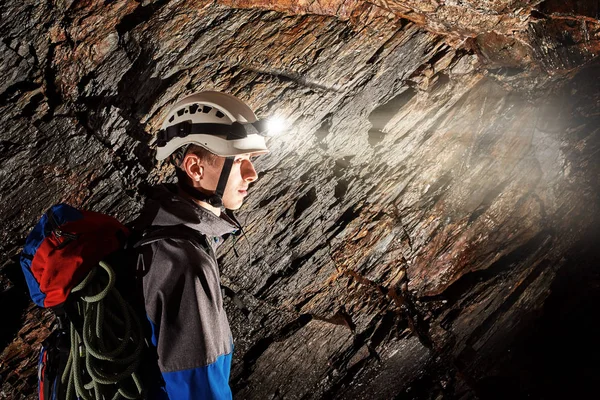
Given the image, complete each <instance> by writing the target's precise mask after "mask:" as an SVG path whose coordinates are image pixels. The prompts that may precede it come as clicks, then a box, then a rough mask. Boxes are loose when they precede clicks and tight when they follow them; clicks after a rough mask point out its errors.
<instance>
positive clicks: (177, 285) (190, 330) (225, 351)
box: [143, 239, 233, 400]
mask: <svg viewBox="0 0 600 400" xmlns="http://www.w3.org/2000/svg"><path fill="white" fill-rule="evenodd" d="M150 247H151V254H150V255H149V265H147V266H146V270H147V271H148V272H147V274H146V275H145V276H144V279H143V287H144V302H145V307H146V314H147V317H148V320H149V321H150V324H151V326H152V343H153V344H154V345H155V346H156V350H157V354H158V364H159V368H160V371H161V373H162V376H163V378H164V380H165V384H166V391H167V394H168V396H169V398H170V399H177V400H179V399H219V400H221V399H231V390H230V388H229V382H228V381H229V373H230V366H231V353H232V349H233V344H232V338H231V331H230V329H229V324H228V322H227V316H226V315H225V310H224V309H223V299H222V295H221V289H220V277H219V270H218V266H217V264H216V261H215V259H214V257H211V256H210V255H209V254H207V253H206V250H205V249H203V248H200V247H199V245H197V244H194V243H192V242H190V241H186V240H171V239H169V240H161V241H158V242H155V243H153V244H152V245H151V246H150ZM147 258H148V257H146V256H145V257H144V259H147ZM147 262H148V261H145V263H147Z"/></svg>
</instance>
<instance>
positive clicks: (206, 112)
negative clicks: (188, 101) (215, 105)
mask: <svg viewBox="0 0 600 400" xmlns="http://www.w3.org/2000/svg"><path fill="white" fill-rule="evenodd" d="M210 110H212V107H209V106H204V107H202V112H203V113H205V114H208V113H209V112H210Z"/></svg>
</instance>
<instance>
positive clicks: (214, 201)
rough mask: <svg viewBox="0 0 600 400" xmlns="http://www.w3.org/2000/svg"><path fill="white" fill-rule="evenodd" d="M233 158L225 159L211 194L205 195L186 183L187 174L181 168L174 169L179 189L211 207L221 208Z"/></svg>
mask: <svg viewBox="0 0 600 400" xmlns="http://www.w3.org/2000/svg"><path fill="white" fill-rule="evenodd" d="M234 160H235V157H226V158H225V163H224V164H223V169H221V175H220V176H219V183H217V188H216V190H215V192H214V193H213V194H206V193H203V192H201V191H200V190H198V189H196V188H195V187H193V186H192V185H190V184H188V182H187V174H186V173H185V171H183V170H182V169H181V168H175V174H176V175H177V179H178V181H179V186H180V187H181V189H182V190H183V191H184V192H186V193H187V194H188V195H190V196H191V197H192V198H194V199H196V200H199V201H205V202H207V203H208V204H210V205H211V206H213V207H223V194H224V193H225V186H226V185H227V181H228V180H229V174H230V173H231V167H232V166H233V161H234Z"/></svg>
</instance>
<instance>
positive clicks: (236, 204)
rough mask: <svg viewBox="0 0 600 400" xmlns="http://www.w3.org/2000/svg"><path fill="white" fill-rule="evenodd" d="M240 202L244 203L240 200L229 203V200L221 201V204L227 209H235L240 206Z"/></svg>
mask: <svg viewBox="0 0 600 400" xmlns="http://www.w3.org/2000/svg"><path fill="white" fill-rule="evenodd" d="M242 204H244V202H243V201H242V200H240V201H236V202H231V203H230V202H226V203H223V206H224V207H225V208H226V209H228V210H232V211H235V210H238V209H239V208H240V207H241V206H242Z"/></svg>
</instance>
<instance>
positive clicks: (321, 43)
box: [0, 0, 600, 399]
mask: <svg viewBox="0 0 600 400" xmlns="http://www.w3.org/2000/svg"><path fill="white" fill-rule="evenodd" d="M598 13H599V9H598V5H597V4H591V3H590V2H584V1H581V2H573V4H570V5H569V6H566V5H564V4H563V3H562V2H558V1H521V2H514V1H511V2H508V1H495V2H491V1H463V2H451V1H445V2H443V1H433V0H432V1H376V2H365V1H359V0H352V1H321V2H286V1H277V2H275V1H257V2H247V1H229V0H227V1H226V0H223V1H217V2H213V1H210V2H209V1H203V2H198V1H165V0H158V1H144V2H135V1H125V0H121V1H114V2H100V1H91V0H89V1H80V2H73V1H53V2H46V3H38V2H33V1H22V2H7V3H5V4H2V5H0V15H1V18H0V32H1V33H2V41H1V42H0V55H1V58H2V62H1V63H0V68H1V69H2V74H1V78H0V107H1V111H2V112H1V113H0V120H1V121H2V125H3V126H4V129H3V132H2V134H1V135H0V149H1V150H2V151H0V177H1V179H0V215H1V217H0V218H1V219H2V222H3V226H4V229H3V230H2V231H1V233H0V239H2V241H1V243H2V244H1V245H0V255H1V256H2V261H1V262H0V283H2V291H1V292H0V302H1V304H2V316H3V320H4V321H6V323H3V324H2V328H0V329H1V330H0V332H1V333H0V351H2V353H1V355H0V380H1V381H2V389H1V392H0V397H2V396H4V397H7V398H25V397H28V396H32V393H33V392H34V390H35V389H34V387H35V373H36V371H35V363H36V361H35V358H36V354H35V352H36V351H37V350H36V348H37V346H38V345H39V343H40V342H41V341H42V340H43V338H44V337H45V335H47V333H48V329H49V327H50V323H51V316H50V315H49V314H48V313H47V312H42V311H40V310H37V309H35V308H33V307H32V306H31V304H30V302H29V301H28V297H27V294H26V289H25V286H24V282H23V280H22V278H21V277H20V271H19V266H18V253H19V251H20V247H21V246H22V244H23V242H24V238H25V236H26V234H27V231H28V230H29V229H30V228H31V227H32V225H33V224H34V223H35V221H36V220H37V219H38V218H39V216H40V215H41V214H42V213H43V212H44V210H45V209H46V208H48V207H49V206H50V205H52V204H54V203H57V202H60V201H65V202H68V203H70V204H72V205H75V206H78V207H83V208H87V209H92V210H95V211H103V212H108V213H110V214H112V215H114V216H116V217H118V218H121V219H122V220H125V221H130V220H132V219H133V218H134V217H135V216H136V215H137V213H138V212H139V210H140V208H141V206H142V203H143V198H144V193H145V191H146V189H147V187H148V185H153V184H156V183H158V182H159V181H163V180H171V179H173V171H172V168H170V167H169V166H168V165H164V164H160V163H156V162H155V161H154V159H153V145H152V141H151V139H152V137H153V135H154V134H155V133H156V130H157V128H158V126H159V125H160V123H161V120H162V118H164V116H165V113H166V112H167V110H168V108H169V107H170V105H172V104H173V103H174V102H175V101H176V100H177V98H179V97H181V96H183V95H185V94H188V93H191V92H194V91H199V90H205V89H216V90H223V91H226V92H229V93H232V94H235V95H236V96H239V97H240V98H242V99H244V100H246V101H248V102H249V103H250V104H251V105H252V106H253V107H254V108H255V109H256V110H257V112H258V114H259V115H261V116H268V115H278V116H281V117H284V118H285V119H286V120H287V121H289V123H290V124H291V128H290V129H289V131H288V132H286V133H285V134H283V135H281V136H278V137H275V138H272V139H270V143H269V146H270V148H271V150H272V152H271V153H270V154H269V155H267V156H264V157H262V158H261V159H259V161H258V162H257V164H256V166H257V169H258V171H259V174H260V176H261V177H260V179H259V181H258V182H257V183H255V184H254V186H253V188H251V191H250V195H249V197H248V200H247V203H246V204H245V205H244V207H243V208H242V210H241V212H240V216H241V220H242V221H243V223H244V225H245V227H246V233H247V237H246V240H242V241H241V242H240V244H239V246H238V247H239V249H238V250H239V252H240V257H239V258H236V257H235V256H234V255H233V252H232V251H231V247H230V246H231V245H230V244H227V245H225V246H224V247H223V248H222V249H221V253H220V260H221V265H222V273H223V282H224V284H225V285H226V286H228V287H229V288H231V289H232V290H234V291H235V292H237V293H238V294H239V295H240V298H241V299H242V300H243V302H244V303H245V304H246V307H247V308H248V310H250V311H251V313H250V315H244V314H243V313H241V312H240V311H239V310H238V309H237V308H235V307H234V306H233V305H232V304H229V303H228V312H229V316H230V319H231V322H232V328H233V330H234V336H235V338H236V351H235V354H234V366H233V371H232V381H231V384H232V387H233V389H234V392H235V396H236V398H244V399H246V398H247V399H264V398H290V399H295V398H298V399H299V398H367V397H368V398H377V399H389V398H416V399H439V398H447V399H453V398H462V399H471V398H507V397H511V396H515V395H516V396H522V397H525V396H530V397H532V396H533V398H551V395H552V393H557V391H556V390H555V391H553V390H552V389H553V388H556V389H557V390H558V389H559V388H562V384H563V383H564V384H565V385H570V384H571V381H561V380H560V379H557V380H555V381H554V382H544V375H543V374H542V373H537V372H536V371H550V370H551V368H550V367H548V366H549V365H552V363H551V361H549V360H546V363H547V365H548V366H544V365H542V364H541V363H542V361H544V357H543V356H542V355H543V354H544V352H543V351H542V350H543V348H542V347H539V346H538V347H535V346H534V350H530V347H531V346H528V344H529V343H531V341H535V339H536V338H540V337H545V338H546V337H548V335H547V329H550V328H552V327H555V325H553V320H552V318H550V317H549V316H554V315H556V316H558V317H557V318H558V321H569V322H570V323H573V321H572V320H571V319H569V315H572V314H570V311H572V310H573V309H576V308H577V309H580V310H584V311H585V310H589V311H591V309H590V308H585V307H583V306H582V304H586V302H587V301H590V299H597V297H598V290H597V287H598V286H597V282H598V274H597V272H596V271H595V270H594V268H593V267H592V265H593V263H594V262H595V261H597V260H598V257H597V251H595V247H597V246H596V243H597V240H596V239H597V238H598V237H599V236H598V231H597V228H595V227H596V224H597V222H598V211H599V206H600V202H599V200H598V194H597V188H598V183H599V182H598V176H599V172H600V168H599V167H600V164H599V159H598V151H599V149H600V147H599V146H600V138H599V131H598V130H599V128H598V127H599V126H600V124H599V122H600V114H598V109H599V107H600V80H599V79H598V78H599V77H600V64H599V63H598V61H597V52H598V50H599V49H598V43H600V42H599V35H600V34H599V22H598ZM582 277H585V279H584V278H582ZM595 285H596V286H595ZM573 291H577V292H576V293H573ZM557 296H558V297H557ZM565 304H566V305H565ZM565 307H566V308H565ZM569 307H571V308H569ZM582 307H583V308H582ZM577 315H579V316H580V319H579V320H580V321H585V320H586V318H589V315H588V314H587V313H586V312H580V313H579V314H577ZM581 329H583V328H581ZM594 329H596V330H594ZM587 330H588V332H589V331H591V332H598V329H597V328H595V327H594V326H592V327H589V326H588V327H587ZM553 337H554V336H549V338H553ZM574 337H579V336H574ZM584 337H590V338H591V337H592V336H591V335H590V336H585V335H584ZM549 338H546V339H540V340H542V342H541V343H551V342H550V339H549ZM543 340H547V341H548V342H544V341H543ZM537 343H540V341H538V342H537ZM1 349H3V350H1ZM511 349H513V354H510V352H509V351H510V350H511ZM516 350H518V352H517V353H516V354H515V353H514V351H516ZM528 351H534V352H533V353H531V354H534V355H536V356H537V357H538V358H539V359H540V363H536V362H531V361H529V360H528V354H530V353H527V352H528ZM591 354H592V355H593V354H597V352H596V353H593V352H592V353H591ZM554 362H556V360H554ZM515 365H517V366H520V367H522V368H523V369H524V370H525V371H528V372H527V373H526V374H525V376H523V375H517V374H515V373H513V372H511V371H512V370H513V369H514V368H515ZM545 368H547V370H546V369H545ZM581 368H582V369H584V370H589V368H596V369H595V371H597V367H588V365H587V364H584V365H583V366H582V367H581ZM550 375H551V374H550ZM574 376H575V374H573V375H568V374H567V377H574ZM563 378H564V376H563ZM540 382H544V383H545V384H546V386H545V387H541V386H540V385H541V384H540ZM588 384H589V382H588V381H585V380H582V381H580V382H579V387H581V388H583V389H582V390H585V389H586V388H588V386H586V385H588ZM553 385H554V386H553ZM589 387H590V388H591V386H589ZM503 390H504V391H505V392H503ZM570 393H571V392H568V393H565V395H568V394H570ZM503 396H504V397H503ZM544 396H545V397H544ZM549 396H550V397H549Z"/></svg>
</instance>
